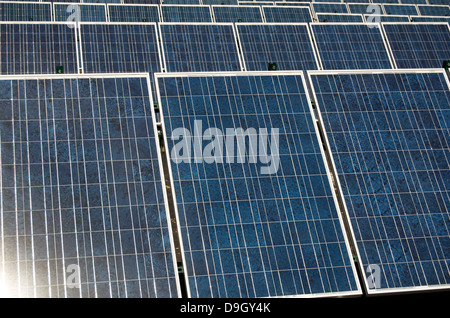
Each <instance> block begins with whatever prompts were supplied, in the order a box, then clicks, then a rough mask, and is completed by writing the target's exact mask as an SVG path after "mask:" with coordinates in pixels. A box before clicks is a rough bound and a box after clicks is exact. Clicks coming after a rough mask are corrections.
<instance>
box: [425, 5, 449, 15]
mask: <svg viewBox="0 0 450 318" xmlns="http://www.w3.org/2000/svg"><path fill="white" fill-rule="evenodd" d="M417 8H418V10H419V12H420V15H429V16H442V17H444V16H450V7H449V6H437V5H436V6H430V5H426V6H425V5H418V6H417Z"/></svg>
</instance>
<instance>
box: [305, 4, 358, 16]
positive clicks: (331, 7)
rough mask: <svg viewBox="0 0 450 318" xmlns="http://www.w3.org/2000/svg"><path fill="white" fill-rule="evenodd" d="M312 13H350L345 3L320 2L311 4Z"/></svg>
mask: <svg viewBox="0 0 450 318" xmlns="http://www.w3.org/2000/svg"><path fill="white" fill-rule="evenodd" d="M311 5H312V7H313V9H314V12H315V13H316V14H317V13H351V12H349V11H348V9H347V5H346V4H345V3H331V2H326V3H325V2H321V3H312V4H311Z"/></svg>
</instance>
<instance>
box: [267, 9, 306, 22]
mask: <svg viewBox="0 0 450 318" xmlns="http://www.w3.org/2000/svg"><path fill="white" fill-rule="evenodd" d="M262 9H263V13H264V17H265V20H266V22H268V23H273V22H280V23H303V22H306V23H307V22H312V17H311V10H310V9H309V7H300V6H299V7H297V6H262Z"/></svg>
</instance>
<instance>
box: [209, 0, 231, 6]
mask: <svg viewBox="0 0 450 318" xmlns="http://www.w3.org/2000/svg"><path fill="white" fill-rule="evenodd" d="M202 4H205V5H212V4H226V5H237V4H238V0H202Z"/></svg>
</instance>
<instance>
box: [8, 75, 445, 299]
mask: <svg viewBox="0 0 450 318" xmlns="http://www.w3.org/2000/svg"><path fill="white" fill-rule="evenodd" d="M307 81H308V82H309V84H310V87H311V88H312V95H309V93H308V89H307V87H308V85H307ZM156 84H157V85H156V86H157V88H158V101H159V103H160V105H161V106H162V107H161V109H162V117H163V130H162V131H163V132H164V143H165V145H166V146H167V149H169V151H168V152H169V153H170V158H169V159H168V160H169V169H170V180H171V181H170V184H168V185H170V188H171V191H172V195H173V198H174V202H175V212H176V218H177V226H178V228H179V233H180V234H179V235H180V242H181V245H182V251H183V266H184V270H185V273H186V274H185V275H186V285H187V289H188V296H190V297H275V296H301V295H309V296H324V295H357V294H361V292H362V287H361V284H363V283H364V286H365V288H366V289H367V290H368V292H369V293H383V292H393V291H397V292H400V291H410V290H430V289H437V288H439V289H440V288H449V287H450V270H449V267H448V264H449V260H450V250H449V246H450V228H449V224H450V217H449V214H448V210H449V209H450V203H449V200H448V198H449V191H450V187H449V180H450V178H449V173H450V171H449V168H448V162H449V160H450V158H449V157H448V156H449V152H448V150H449V148H448V145H449V144H450V140H449V134H448V129H449V127H450V126H449V122H448V116H447V114H448V112H449V110H450V83H449V80H448V78H447V76H446V74H445V71H444V70H440V71H437V70H432V71H431V70H419V71H389V70H387V71H386V70H379V71H378V72H376V73H375V72H373V71H365V72H364V71H360V72H358V71H348V72H335V71H333V72H332V73H327V72H325V71H315V72H308V77H307V79H306V78H305V77H304V75H303V73H302V72H292V73H281V72H264V73H254V72H238V73H228V74H226V73H224V74H220V73H215V74H211V73H209V74H208V73H204V74H202V73H198V74H190V75H188V74H185V73H184V74H168V73H166V74H163V73H160V74H158V75H157V76H156ZM150 90H151V86H150V84H149V76H148V75H146V76H144V75H136V74H135V75H129V74H113V75H110V76H106V75H90V76H88V75H72V76H67V75H66V76H53V77H51V76H48V75H47V76H45V75H38V76H33V77H27V76H20V77H2V78H1V79H0V92H1V95H0V105H1V108H2V112H1V113H0V156H1V161H0V163H1V174H0V181H1V182H0V187H1V191H0V195H1V208H2V213H1V217H0V218H1V219H0V221H1V222H0V240H1V241H0V287H1V291H2V292H5V293H7V294H6V296H21V297H33V296H35V297H36V296H37V297H48V296H50V297H177V296H180V282H179V278H178V276H177V274H176V269H175V261H174V260H175V255H174V245H173V238H172V236H171V223H170V221H169V217H168V204H167V197H166V194H165V188H166V184H165V182H164V178H163V170H162V161H161V160H162V156H161V153H160V151H159V150H158V149H159V147H158V146H159V142H158V138H156V136H157V135H156V131H157V130H158V127H157V124H156V122H155V113H154V108H153V107H152V106H151V105H152V97H151V96H152V94H151V92H150ZM425 96H426V97H425ZM311 98H312V100H314V101H315V102H316V103H315V105H316V110H317V111H318V113H317V116H316V115H315V114H316V113H315V111H314V110H313V105H312V103H311ZM350 99H352V100H351V102H349V100H350ZM317 120H320V122H321V123H322V124H323V132H324V138H325V140H324V142H325V143H326V145H327V147H326V149H329V151H330V154H331V156H332V157H331V158H332V160H333V161H332V165H333V169H334V170H335V172H336V175H337V177H338V179H337V185H338V189H339V194H340V195H341V196H342V197H343V198H344V207H345V211H344V212H345V215H347V217H348V219H349V220H350V233H347V232H346V230H345V227H344V220H343V218H342V216H341V214H340V213H339V210H340V209H339V207H338V206H339V205H338V201H337V197H336V193H335V192H334V191H333V187H334V185H333V182H332V178H331V171H330V170H329V169H328V168H327V167H328V165H327V161H326V159H325V152H324V148H322V147H321V144H322V139H321V137H320V134H319V129H320V128H319V126H318V125H317ZM239 127H243V130H244V129H246V132H244V134H251V132H249V130H250V129H254V130H255V132H256V133H257V136H258V138H259V145H258V143H255V144H253V143H252V142H253V141H252V140H253V138H251V136H250V138H249V139H248V142H249V144H245V143H244V144H243V145H242V144H240V143H239V141H238V140H237V145H238V147H242V146H243V147H244V149H245V151H244V152H245V155H244V157H241V156H240V155H239V150H238V152H237V153H236V151H233V149H235V148H234V145H233V146H232V145H231V143H230V142H228V140H227V141H226V142H225V145H222V144H220V142H222V143H223V142H224V140H223V139H220V141H219V137H220V138H225V137H227V138H229V136H232V137H233V135H232V134H233V133H229V132H228V129H233V131H234V134H235V136H234V137H236V139H237V138H239V136H240V135H239V133H238V132H237V131H238V130H237V128H239ZM275 130H276V131H275ZM208 131H209V135H208V133H207V132H208ZM221 131H222V132H224V131H227V135H226V136H221V135H220V134H221ZM177 132H178V133H177ZM230 134H231V135H230ZM243 136H245V135H243ZM264 136H266V137H267V138H265V139H264ZM234 137H233V138H234ZM180 138H182V140H181V141H180ZM212 138H215V139H213V141H211V140H212ZM197 139H200V141H198V140H197ZM208 141H209V143H208ZM218 142H219V143H218ZM233 142H234V141H233ZM257 142H258V141H257ZM267 142H268V144H267ZM192 143H193V145H192ZM198 147H200V149H197V148H198ZM208 147H209V148H208ZM222 147H226V148H223V149H222ZM252 147H257V149H259V150H258V151H259V152H258V155H257V156H258V157H259V160H257V161H255V160H252V159H253V158H252V157H251V156H250V153H252ZM219 149H222V151H219ZM238 149H240V148H238ZM263 149H265V150H263ZM192 151H193V152H194V155H192ZM240 151H242V149H241V150H240ZM247 153H248V154H247ZM196 154H197V155H196ZM225 154H226V159H223V160H222V159H221V157H220V156H222V155H225ZM255 154H256V152H255ZM191 156H192V157H191ZM210 159H213V160H210ZM239 159H244V160H242V161H239ZM267 165H274V166H275V167H276V170H275V171H272V173H269V174H267V173H266V174H264V173H262V172H261V171H263V170H262V169H263V168H264V167H266V168H267ZM260 169H261V170H260ZM347 234H348V235H349V237H352V240H353V241H354V242H355V243H356V248H357V250H356V254H352V252H351V250H350V244H349V237H347ZM352 256H355V257H356V256H357V259H358V260H359V262H358V263H357V265H356V264H355V263H354V262H353V261H352ZM356 266H359V269H360V272H361V273H363V274H362V280H361V282H360V281H359V279H358V275H357V271H356Z"/></svg>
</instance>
